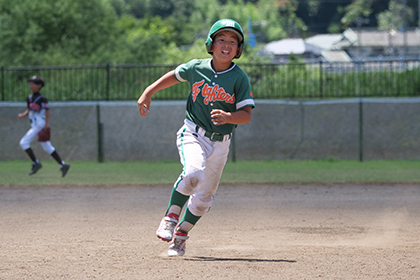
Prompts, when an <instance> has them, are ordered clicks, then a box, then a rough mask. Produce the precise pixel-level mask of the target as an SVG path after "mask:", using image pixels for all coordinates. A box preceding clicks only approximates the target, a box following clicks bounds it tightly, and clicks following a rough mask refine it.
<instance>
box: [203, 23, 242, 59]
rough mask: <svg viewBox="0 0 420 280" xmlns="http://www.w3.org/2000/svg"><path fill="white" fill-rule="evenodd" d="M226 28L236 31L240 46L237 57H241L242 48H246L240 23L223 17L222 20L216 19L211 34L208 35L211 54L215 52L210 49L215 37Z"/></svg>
mask: <svg viewBox="0 0 420 280" xmlns="http://www.w3.org/2000/svg"><path fill="white" fill-rule="evenodd" d="M224 29H229V30H230V31H233V32H235V34H236V35H237V36H238V43H239V46H238V53H237V54H236V56H235V58H240V57H241V54H242V50H243V49H244V33H243V31H242V27H241V26H240V25H239V23H237V22H236V21H234V20H233V19H221V20H218V21H216V22H215V23H214V24H213V26H212V27H211V28H210V31H209V34H208V35H207V41H206V48H207V52H208V53H209V54H213V52H211V51H210V49H211V45H212V44H213V38H214V36H215V35H216V33H217V32H219V31H220V30H224Z"/></svg>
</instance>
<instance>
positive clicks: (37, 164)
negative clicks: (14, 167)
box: [29, 162, 42, 175]
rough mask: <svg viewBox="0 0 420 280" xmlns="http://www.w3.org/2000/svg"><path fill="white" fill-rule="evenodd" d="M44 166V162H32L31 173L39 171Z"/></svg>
mask: <svg viewBox="0 0 420 280" xmlns="http://www.w3.org/2000/svg"><path fill="white" fill-rule="evenodd" d="M41 168H42V164H41V163H40V162H34V163H32V170H31V172H29V175H33V174H35V173H37V172H38V170H40V169H41Z"/></svg>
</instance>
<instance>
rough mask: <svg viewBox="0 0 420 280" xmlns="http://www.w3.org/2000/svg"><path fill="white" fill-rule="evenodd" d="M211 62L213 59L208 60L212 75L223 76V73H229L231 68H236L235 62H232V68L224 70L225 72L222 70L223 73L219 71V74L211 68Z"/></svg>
mask: <svg viewBox="0 0 420 280" xmlns="http://www.w3.org/2000/svg"><path fill="white" fill-rule="evenodd" d="M212 60H213V59H209V67H210V69H211V71H213V73H215V74H224V73H226V72H229V71H230V70H232V69H233V68H235V67H236V63H235V62H233V65H232V67H230V68H228V69H226V70H224V71H221V72H216V71H215V70H214V69H213V67H212V66H211V62H212Z"/></svg>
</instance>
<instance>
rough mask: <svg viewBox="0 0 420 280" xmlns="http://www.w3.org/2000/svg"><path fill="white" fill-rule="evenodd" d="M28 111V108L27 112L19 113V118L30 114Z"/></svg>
mask: <svg viewBox="0 0 420 280" xmlns="http://www.w3.org/2000/svg"><path fill="white" fill-rule="evenodd" d="M28 113H29V110H28V109H26V110H25V112H23V113H21V114H18V118H19V120H20V119H22V118H24V117H26V116H27V115H28Z"/></svg>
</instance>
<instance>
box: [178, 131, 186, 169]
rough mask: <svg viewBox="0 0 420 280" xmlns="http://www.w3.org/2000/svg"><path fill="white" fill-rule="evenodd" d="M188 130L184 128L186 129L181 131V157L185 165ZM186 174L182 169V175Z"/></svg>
mask: <svg viewBox="0 0 420 280" xmlns="http://www.w3.org/2000/svg"><path fill="white" fill-rule="evenodd" d="M186 130H187V128H184V130H183V131H182V132H181V140H180V141H181V157H182V163H183V165H184V166H185V154H184V137H185V136H184V133H185V131H186ZM184 174H185V171H184V170H183V171H182V175H184Z"/></svg>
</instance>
